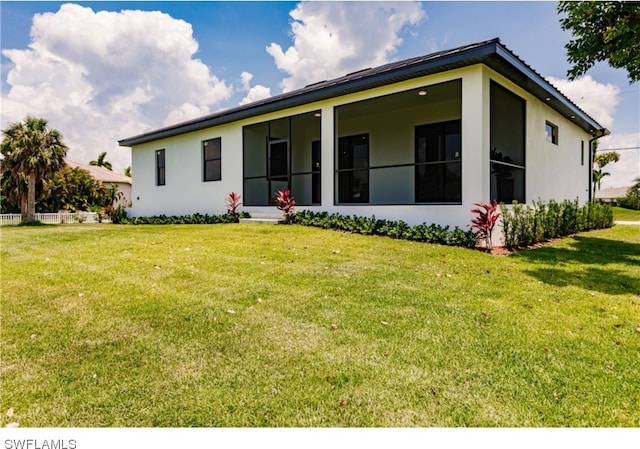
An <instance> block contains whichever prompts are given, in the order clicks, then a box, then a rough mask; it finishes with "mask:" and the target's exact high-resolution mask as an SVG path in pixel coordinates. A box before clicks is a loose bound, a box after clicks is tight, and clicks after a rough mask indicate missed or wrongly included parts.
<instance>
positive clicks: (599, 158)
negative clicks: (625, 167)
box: [593, 151, 620, 168]
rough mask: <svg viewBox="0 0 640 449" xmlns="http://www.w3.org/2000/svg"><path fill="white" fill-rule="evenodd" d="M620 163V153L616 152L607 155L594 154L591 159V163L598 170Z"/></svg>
mask: <svg viewBox="0 0 640 449" xmlns="http://www.w3.org/2000/svg"><path fill="white" fill-rule="evenodd" d="M618 161H620V153H618V152H617V151H609V152H607V153H600V154H596V155H595V156H594V157H593V162H594V163H595V164H596V165H597V166H598V167H600V168H604V166H605V165H607V164H610V163H612V162H613V163H615V162H618Z"/></svg>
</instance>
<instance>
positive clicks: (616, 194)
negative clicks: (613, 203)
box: [596, 187, 629, 200]
mask: <svg viewBox="0 0 640 449" xmlns="http://www.w3.org/2000/svg"><path fill="white" fill-rule="evenodd" d="M628 190H629V187H611V188H608V189H604V190H598V191H597V192H596V199H597V200H604V199H610V200H612V199H613V200H615V199H617V198H622V197H624V196H627V191H628Z"/></svg>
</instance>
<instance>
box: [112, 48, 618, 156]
mask: <svg viewBox="0 0 640 449" xmlns="http://www.w3.org/2000/svg"><path fill="white" fill-rule="evenodd" d="M480 63H482V64H485V65H487V66H488V67H490V68H492V69H493V70H495V71H497V72H498V73H500V74H502V75H503V76H505V77H506V78H508V79H510V80H511V81H513V82H514V83H516V84H517V85H519V86H520V87H522V88H523V89H525V90H527V91H528V92H531V93H532V94H533V95H535V96H536V97H538V98H539V99H540V100H541V101H543V102H546V103H547V104H549V106H550V107H552V108H554V109H556V110H557V111H558V112H560V113H561V114H563V115H564V116H566V117H567V118H569V119H572V120H574V121H575V122H576V124H577V125H578V126H580V127H582V128H583V129H584V130H585V131H587V132H591V133H592V134H593V135H594V136H597V135H604V134H607V133H608V131H607V130H606V129H604V128H602V127H601V126H600V125H599V124H598V123H597V122H596V121H595V120H594V119H593V118H591V117H589V115H587V114H586V113H585V112H584V111H582V110H581V109H580V108H578V107H577V106H576V105H575V104H574V103H572V102H571V101H570V100H569V99H568V98H567V97H565V96H564V95H563V94H562V93H560V92H559V91H558V90H557V89H556V88H555V87H553V86H552V85H551V84H549V83H548V82H547V81H546V80H545V79H544V78H543V77H542V76H541V75H539V74H538V73H537V72H535V71H534V70H533V69H532V68H531V67H530V66H528V65H527V64H526V63H525V62H524V61H523V60H521V59H520V58H519V57H517V56H516V55H515V54H513V53H512V52H511V51H509V50H508V49H507V48H506V47H505V46H503V45H502V44H501V43H500V40H499V39H497V38H496V39H491V40H488V41H484V42H478V43H475V44H471V45H466V46H463V47H458V48H454V49H451V50H445V51H440V52H436V53H431V54H429V55H425V56H419V57H416V58H411V59H406V60H403V61H397V62H392V63H389V64H385V65H383V66H380V67H375V68H371V69H364V70H359V71H357V72H353V73H350V74H348V75H345V76H343V77H340V78H335V79H333V80H328V81H321V82H318V83H314V84H310V85H308V86H306V87H304V88H302V89H298V90H295V91H292V92H287V93H284V94H280V95H276V96H273V97H269V98H266V99H263V100H259V101H256V102H253V103H250V104H247V105H244V106H239V107H235V108H231V109H227V110H224V111H221V112H217V113H214V114H210V115H206V116H204V117H200V118H197V119H194V120H189V121H186V122H182V123H178V124H176V125H171V126H168V127H165V128H161V129H157V130H154V131H149V132H147V133H144V134H140V135H137V136H134V137H130V138H127V139H123V140H120V141H119V142H118V143H119V145H120V146H126V147H130V146H133V145H139V144H142V143H147V142H152V141H154V140H159V139H164V138H167V137H173V136H177V135H180V134H185V133H189V132H193V131H199V130H202V129H206V128H211V127H213V126H219V125H223V124H226V123H231V122H235V121H238V120H243V119H246V118H250V117H256V116H259V115H263V114H268V113H270V112H275V111H279V110H284V109H288V108H292V107H296V106H300V105H304V104H308V103H312V102H316V101H321V100H325V99H328V98H334V97H339V96H343V95H348V94H351V93H355V92H361V91H365V90H368V89H373V88H376V87H381V86H386V85H389V84H393V83H397V82H400V81H406V80H410V79H413V78H418V77H421V76H426V75H432V74H435V73H440V72H445V71H449V70H453V69H457V68H461V67H467V66H471V65H474V64H480ZM546 98H550V99H551V100H549V101H547V100H546Z"/></svg>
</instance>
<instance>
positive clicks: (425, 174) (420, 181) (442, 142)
mask: <svg viewBox="0 0 640 449" xmlns="http://www.w3.org/2000/svg"><path fill="white" fill-rule="evenodd" d="M415 158H416V159H415V160H416V167H415V200H416V203H460V202H462V132H461V122H460V120H453V121H449V122H442V123H433V124H429V125H421V126H416V128H415Z"/></svg>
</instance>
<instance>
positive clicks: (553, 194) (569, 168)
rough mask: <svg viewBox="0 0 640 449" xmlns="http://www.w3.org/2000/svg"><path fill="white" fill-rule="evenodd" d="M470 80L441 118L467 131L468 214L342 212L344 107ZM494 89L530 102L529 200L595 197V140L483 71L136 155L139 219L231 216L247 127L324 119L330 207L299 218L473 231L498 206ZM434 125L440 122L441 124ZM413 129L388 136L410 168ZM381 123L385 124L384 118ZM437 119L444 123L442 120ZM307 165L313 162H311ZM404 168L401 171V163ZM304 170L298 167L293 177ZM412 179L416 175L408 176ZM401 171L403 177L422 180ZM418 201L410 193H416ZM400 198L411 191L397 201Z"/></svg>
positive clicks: (354, 126) (197, 135)
mask: <svg viewBox="0 0 640 449" xmlns="http://www.w3.org/2000/svg"><path fill="white" fill-rule="evenodd" d="M456 79H462V104H461V110H457V111H456V110H455V109H456V108H453V107H451V106H446V105H445V106H444V107H443V109H442V110H441V111H440V113H439V114H438V115H437V121H444V120H447V119H454V118H461V123H462V204H460V205H336V204H335V198H336V195H335V178H334V176H335V169H336V164H335V161H334V154H335V146H336V145H337V136H334V134H335V131H336V129H337V126H336V119H335V114H334V111H335V108H336V107H339V106H342V105H346V104H349V103H353V102H357V101H362V100H367V99H371V98H375V97H379V96H383V95H388V94H393V93H397V92H401V91H405V90H410V89H418V88H422V87H425V86H429V85H432V84H439V83H443V82H446V81H451V80H456ZM491 80H494V81H496V82H498V83H499V84H501V85H502V86H504V87H506V88H507V89H509V90H511V91H512V92H514V93H515V94H517V95H519V96H521V97H522V98H524V99H525V100H526V198H527V201H528V202H530V201H531V200H535V199H538V198H540V199H543V200H548V199H550V198H555V199H558V200H562V199H565V198H569V199H574V198H579V199H580V201H586V200H587V198H588V192H587V181H588V175H589V173H590V167H589V166H588V165H589V164H588V148H587V147H588V142H589V138H590V136H589V134H588V133H586V132H584V131H582V130H581V129H580V128H578V127H577V126H575V125H573V124H572V123H571V122H570V121H569V120H567V119H564V117H562V116H561V115H560V114H558V113H557V112H555V111H554V110H552V109H551V108H549V107H548V106H546V105H545V104H543V103H542V102H540V101H539V100H538V99H536V98H535V97H533V96H532V95H530V94H528V93H527V92H526V91H524V90H522V89H520V88H519V87H517V86H516V85H514V84H513V83H511V82H509V81H508V80H506V79H504V78H503V77H502V76H500V75H499V74H497V73H495V72H494V71H492V70H490V69H488V68H487V67H485V66H483V65H474V66H470V67H466V68H463V69H457V70H453V71H449V72H445V73H440V74H436V75H431V76H428V77H422V78H417V79H414V80H410V81H405V82H402V83H397V84H394V85H390V86H383V87H380V88H376V89H372V90H369V91H366V92H359V93H355V94H351V95H346V96H342V97H338V98H332V99H329V100H325V101H321V102H315V103H311V104H308V105H304V106H300V107H296V108H291V109H287V110H283V111H279V112H276V113H271V114H266V115H263V116H259V117H254V118H251V119H246V120H242V121H239V122H235V123H231V124H226V125H222V126H218V127H215V128H210V129H206V130H201V131H196V132H192V133H187V134H183V135H180V136H176V137H171V138H167V139H162V140H158V141H155V142H151V143H146V144H142V145H137V146H135V147H134V148H133V149H132V168H133V173H134V176H135V178H134V181H135V182H134V183H133V192H132V203H133V206H132V214H133V215H135V216H143V215H157V214H166V215H178V214H190V213H196V212H199V213H216V214H220V213H224V212H225V211H226V208H225V206H224V198H225V197H226V195H227V194H228V193H229V192H231V191H235V192H237V193H240V194H243V145H242V139H243V126H246V125H252V124H256V123H261V122H265V121H267V120H275V119H278V118H283V117H288V116H293V115H297V114H302V113H308V112H312V111H317V110H320V111H321V114H322V120H321V137H322V147H321V153H322V173H321V182H322V204H321V205H320V206H304V207H300V208H299V209H309V210H314V211H328V212H340V213H343V214H357V215H362V216H371V215H375V216H376V217H378V218H384V219H402V220H404V221H406V222H407V223H409V224H417V223H422V222H427V223H438V224H441V225H449V226H460V227H465V226H466V225H467V224H468V223H469V221H470V219H471V218H472V214H471V213H470V209H471V208H472V207H473V203H474V202H478V201H485V202H488V201H489V200H490V198H489V195H490V188H489V177H490V166H489V150H490V148H489V137H490V135H489V119H490V117H489V86H490V82H491ZM434 117H435V116H434ZM427 119H428V118H424V117H423V118H421V119H420V123H410V124H409V125H406V124H405V125H406V126H404V129H406V130H407V132H406V133H405V132H400V130H401V129H402V127H401V125H402V123H400V122H401V121H402V120H400V118H398V120H400V121H399V122H398V123H396V124H393V123H391V124H389V125H392V126H389V127H388V129H389V130H396V131H393V133H395V134H392V133H391V132H389V134H386V135H382V134H381V135H380V136H379V139H382V140H383V141H384V140H386V141H388V142H389V141H394V142H395V141H400V142H403V144H402V147H403V148H404V149H405V150H403V151H406V152H407V154H405V155H403V156H402V157H400V156H398V155H394V158H393V161H400V160H402V161H404V159H406V162H407V163H409V162H411V161H412V157H413V143H412V141H413V126H415V125H416V124H423V123H428V121H426V122H425V120H427ZM381 120H382V119H381ZM434 120H436V119H434ZM545 121H550V122H552V123H554V124H555V125H557V126H558V129H559V145H554V144H551V143H549V142H547V141H546V140H545ZM380 124H381V123H380V122H378V124H377V125H376V123H373V124H372V123H358V122H357V120H354V121H353V122H351V123H342V124H341V126H340V129H339V130H338V132H339V134H340V135H350V134H357V133H359V132H368V133H370V134H373V133H376V132H377V131H376V129H377V128H379V127H380ZM216 137H221V138H222V179H221V181H214V182H202V147H201V145H202V141H203V140H206V139H211V138H216ZM581 141H584V148H585V150H584V151H585V155H584V165H581ZM159 149H165V151H166V153H165V157H166V185H164V186H156V179H155V176H156V175H155V151H156V150H159ZM370 151H371V154H370V162H371V165H376V164H385V163H388V161H389V154H385V153H384V152H379V151H377V150H376V148H374V147H372V148H371V150H370ZM302 163H303V164H305V165H306V162H302ZM394 163H399V162H394ZM295 169H297V168H294V170H295ZM405 170H407V169H405ZM408 170H409V171H410V172H411V173H404V172H402V170H399V172H398V173H397V174H396V175H395V176H405V175H407V176H413V171H412V169H411V168H409V169H408ZM374 177H375V175H374V176H372V179H371V188H372V189H374V188H376V189H377V188H384V187H383V184H384V182H390V183H389V185H390V186H391V187H390V188H389V192H393V191H392V186H393V178H394V176H393V175H392V176H391V177H388V179H385V180H382V179H381V180H376V179H374ZM412 193H413V192H411V194H412ZM394 194H398V195H401V196H407V195H409V192H404V191H403V192H394ZM243 210H246V211H247V212H249V213H257V212H276V209H275V208H273V207H244V208H243Z"/></svg>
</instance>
